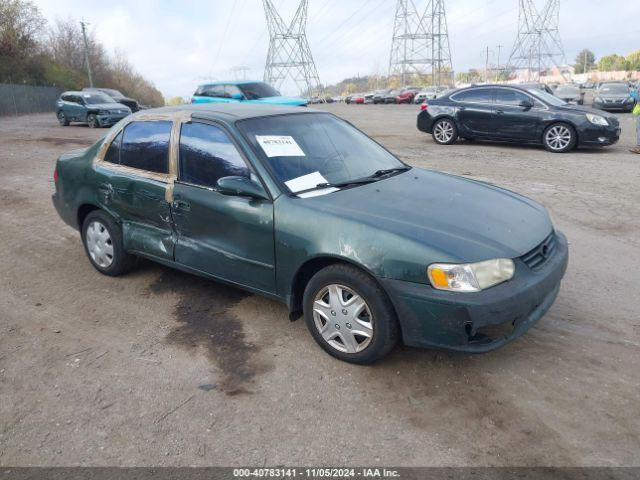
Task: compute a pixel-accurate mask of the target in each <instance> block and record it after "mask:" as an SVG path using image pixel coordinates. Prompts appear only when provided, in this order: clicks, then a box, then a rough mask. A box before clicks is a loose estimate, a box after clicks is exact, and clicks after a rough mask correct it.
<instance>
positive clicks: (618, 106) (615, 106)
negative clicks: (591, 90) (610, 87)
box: [592, 102, 635, 112]
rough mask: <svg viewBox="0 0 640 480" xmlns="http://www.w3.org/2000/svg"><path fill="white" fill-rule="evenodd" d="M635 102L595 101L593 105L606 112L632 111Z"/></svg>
mask: <svg viewBox="0 0 640 480" xmlns="http://www.w3.org/2000/svg"><path fill="white" fill-rule="evenodd" d="M634 106H635V104H634V103H633V102H626V103H607V102H593V105H592V107H593V108H597V109H598V110H604V111H605V112H631V111H633V107H634Z"/></svg>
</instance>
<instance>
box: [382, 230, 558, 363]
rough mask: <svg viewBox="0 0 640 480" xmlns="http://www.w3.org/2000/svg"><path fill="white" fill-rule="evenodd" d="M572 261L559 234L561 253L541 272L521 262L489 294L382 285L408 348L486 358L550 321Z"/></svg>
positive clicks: (391, 283)
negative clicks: (549, 314) (509, 277)
mask: <svg viewBox="0 0 640 480" xmlns="http://www.w3.org/2000/svg"><path fill="white" fill-rule="evenodd" d="M568 259H569V249H568V245H567V239H566V238H565V236H564V235H562V234H561V233H559V232H558V233H557V248H556V249H555V251H554V253H553V255H552V256H551V258H549V259H548V260H547V262H546V263H545V264H544V266H543V267H542V268H541V269H540V270H537V271H534V270H532V269H530V268H529V267H528V266H527V265H526V264H525V263H524V262H523V261H522V260H520V259H516V260H515V263H516V273H515V275H514V277H513V279H512V280H510V281H508V282H505V283H503V284H501V285H497V286H495V287H493V288H489V289H487V290H485V291H483V292H478V293H455V292H445V291H441V290H436V289H434V288H432V287H431V286H430V285H425V284H416V283H410V282H404V281H400V280H389V279H381V282H382V284H383V285H384V287H385V289H386V291H387V293H388V294H389V296H390V298H391V301H392V302H393V304H394V306H395V308H396V312H397V313H398V318H399V321H400V325H401V328H402V336H403V340H404V343H405V344H406V345H410V346H415V347H426V348H441V349H446V350H455V351H462V352H471V353H483V352H489V351H491V350H495V349H497V348H500V347H502V346H503V345H505V344H506V343H508V342H510V341H512V340H515V339H516V338H518V337H520V336H521V335H523V334H524V333H525V332H526V331H527V330H529V329H530V328H531V327H532V326H533V325H535V324H536V323H537V322H538V321H539V320H540V319H541V318H542V317H543V316H544V314H545V313H546V312H547V311H548V310H549V308H550V307H551V305H553V302H554V301H555V299H556V297H557V295H558V292H559V290H560V282H561V280H562V277H563V276H564V273H565V271H566V269H567V263H568ZM425 275H426V268H425Z"/></svg>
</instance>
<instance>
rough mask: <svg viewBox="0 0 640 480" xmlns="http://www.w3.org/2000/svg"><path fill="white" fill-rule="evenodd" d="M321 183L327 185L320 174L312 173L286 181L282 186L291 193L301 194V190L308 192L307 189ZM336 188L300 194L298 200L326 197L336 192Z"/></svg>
mask: <svg viewBox="0 0 640 480" xmlns="http://www.w3.org/2000/svg"><path fill="white" fill-rule="evenodd" d="M321 183H327V179H326V178H324V177H323V176H322V174H321V173H320V172H313V173H309V174H307V175H303V176H301V177H298V178H293V179H291V180H287V181H286V182H284V184H285V185H286V186H287V187H288V188H289V190H291V191H292V192H293V193H296V192H302V191H303V190H308V189H309V188H315V187H316V186H318V185H320V184H321ZM337 190H338V189H337V188H333V187H331V188H323V189H322V190H314V191H312V192H306V193H301V194H300V195H298V196H299V197H300V198H311V197H319V196H320V195H326V194H327V193H331V192H336V191H337Z"/></svg>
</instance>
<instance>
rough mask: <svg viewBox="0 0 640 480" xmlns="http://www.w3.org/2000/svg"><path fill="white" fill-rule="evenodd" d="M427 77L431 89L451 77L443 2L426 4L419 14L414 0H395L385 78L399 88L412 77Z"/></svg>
mask: <svg viewBox="0 0 640 480" xmlns="http://www.w3.org/2000/svg"><path fill="white" fill-rule="evenodd" d="M429 73H431V75H432V80H433V84H434V85H439V84H440V82H441V81H442V79H443V76H444V75H445V74H446V76H447V77H450V76H451V74H452V73H453V69H452V66H451V49H450V46H449V33H448V29H447V15H446V11H445V6H444V0H429V2H428V3H427V7H426V9H425V10H424V12H422V13H419V12H418V9H417V8H416V5H415V3H414V0H398V1H397V3H396V13H395V19H394V24H393V38H392V40H391V55H390V58H389V76H394V75H398V76H400V79H401V81H402V83H403V84H406V82H407V80H408V77H409V76H410V75H413V74H417V75H427V74H429Z"/></svg>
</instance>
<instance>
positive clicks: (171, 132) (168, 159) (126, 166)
mask: <svg viewBox="0 0 640 480" xmlns="http://www.w3.org/2000/svg"><path fill="white" fill-rule="evenodd" d="M142 122H147V123H148V122H169V123H170V124H171V128H170V129H169V142H168V144H167V172H166V173H164V172H154V171H153V170H145V169H144V168H137V167H132V166H130V165H123V164H122V142H124V132H125V130H126V129H127V127H128V126H130V125H131V124H132V123H142ZM173 129H174V122H173V121H172V120H163V119H157V120H139V119H133V120H132V121H130V122H128V123H127V124H126V125H125V126H123V127H122V128H121V129H120V130H119V132H118V134H120V133H121V132H122V142H121V143H120V156H119V157H118V159H119V160H120V163H118V165H119V166H120V167H123V168H127V169H130V170H136V171H139V172H145V173H147V174H149V175H161V176H163V177H168V176H169V175H170V173H171V140H172V138H173ZM118 134H116V136H115V137H113V138H112V139H111V140H110V142H109V147H111V144H112V143H113V142H114V140H115V139H116V138H117V137H118ZM108 150H109V148H107V150H106V151H105V154H104V157H103V160H104V159H105V158H106V156H107V151H108ZM104 162H105V163H109V162H107V161H106V160H104ZM112 165H113V164H112Z"/></svg>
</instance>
